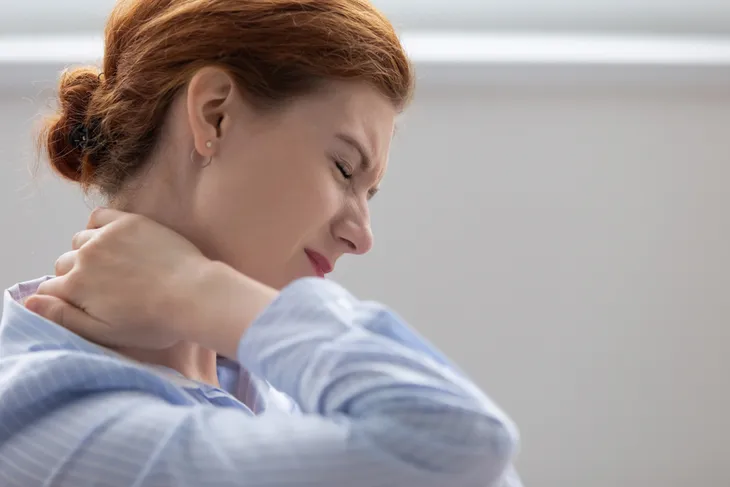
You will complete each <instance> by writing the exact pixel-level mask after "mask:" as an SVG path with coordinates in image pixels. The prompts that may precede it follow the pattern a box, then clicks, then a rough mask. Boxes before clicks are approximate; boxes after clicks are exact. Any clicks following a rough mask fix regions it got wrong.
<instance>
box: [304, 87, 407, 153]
mask: <svg viewBox="0 0 730 487" xmlns="http://www.w3.org/2000/svg"><path fill="white" fill-rule="evenodd" d="M298 105H299V107H298V108H299V110H298V111H299V112H300V113H299V114H300V116H302V117H304V118H305V119H306V120H305V121H303V122H302V123H308V124H316V125H317V126H318V128H319V129H322V130H323V131H324V132H330V133H331V135H332V136H335V135H336V134H337V133H344V134H346V135H347V136H349V137H352V138H355V139H356V140H358V141H359V142H360V143H361V144H362V145H364V146H365V148H366V149H367V150H368V151H369V152H371V154H370V155H371V156H372V158H373V159H374V162H384V160H385V159H387V153H388V150H389V148H390V141H391V139H392V137H393V131H394V127H395V119H396V116H397V114H398V111H397V109H396V107H395V106H394V105H393V103H392V102H391V101H390V100H389V99H388V98H386V97H385V96H383V95H382V94H381V93H380V92H378V91H377V90H376V89H374V88H373V87H371V86H370V85H367V84H365V83H354V82H331V83H327V84H326V85H325V86H324V87H323V89H322V90H320V91H319V92H317V93H316V94H314V95H312V96H308V97H306V98H305V99H303V100H301V103H298Z"/></svg>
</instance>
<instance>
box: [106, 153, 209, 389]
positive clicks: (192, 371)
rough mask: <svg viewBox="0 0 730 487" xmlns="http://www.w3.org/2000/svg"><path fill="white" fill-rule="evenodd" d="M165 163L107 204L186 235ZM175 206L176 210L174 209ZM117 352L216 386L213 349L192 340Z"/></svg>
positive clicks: (150, 171) (155, 163)
mask: <svg viewBox="0 0 730 487" xmlns="http://www.w3.org/2000/svg"><path fill="white" fill-rule="evenodd" d="M166 168H167V165H166V164H164V163H161V161H155V162H153V163H152V164H151V166H150V169H149V170H148V171H147V173H146V176H145V178H144V180H143V181H142V180H139V181H134V182H133V183H132V184H131V185H130V186H131V187H132V188H134V190H133V191H132V192H126V191H125V192H122V193H121V194H119V195H118V196H117V197H116V198H114V199H113V200H112V201H110V205H109V206H111V207H113V208H116V209H118V210H121V211H126V212H129V213H136V214H139V215H144V216H146V217H148V218H150V219H152V220H154V221H156V222H158V223H160V224H162V225H165V226H166V227H168V228H170V229H171V230H174V231H176V232H178V233H181V234H182V235H183V236H185V237H189V236H190V235H187V233H188V232H185V230H184V225H183V223H182V222H184V221H185V219H184V218H183V217H181V215H180V214H179V211H180V210H181V209H182V208H179V206H178V205H171V204H170V201H176V199H175V198H174V192H172V188H171V187H170V185H169V183H166V181H169V178H168V177H166V175H165V174H164V171H165V170H166ZM175 210H178V211H175ZM117 352H119V353H121V354H122V355H126V356H127V357H129V358H132V359H134V360H137V361H140V362H144V363H149V364H154V365H162V366H164V367H169V368H171V369H173V370H176V371H177V372H180V373H181V374H182V375H183V376H185V377H186V378H188V379H190V380H196V381H199V382H205V383H207V384H210V385H213V386H215V387H219V383H218V372H217V367H216V358H217V356H216V353H215V352H214V351H212V350H209V349H206V348H203V347H201V346H200V345H198V344H196V343H192V342H180V343H178V344H177V345H175V346H173V347H171V348H169V349H166V350H143V349H136V348H125V349H117Z"/></svg>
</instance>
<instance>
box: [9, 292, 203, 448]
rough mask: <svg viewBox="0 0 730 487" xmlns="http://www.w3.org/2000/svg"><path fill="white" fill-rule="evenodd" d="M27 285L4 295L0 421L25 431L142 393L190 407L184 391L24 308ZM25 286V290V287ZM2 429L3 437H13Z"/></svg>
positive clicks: (158, 375) (134, 363)
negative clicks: (87, 405)
mask: <svg viewBox="0 0 730 487" xmlns="http://www.w3.org/2000/svg"><path fill="white" fill-rule="evenodd" d="M22 287H23V285H18V286H15V287H14V288H11V289H9V290H7V291H6V292H5V294H4V300H3V313H2V319H1V320H0V423H3V424H5V425H13V426H12V428H22V427H24V426H25V425H27V424H29V423H31V422H33V421H35V420H37V419H38V418H40V417H42V416H44V415H46V414H48V413H50V412H52V411H54V410H56V409H59V408H61V407H64V406H65V405H67V404H68V403H70V402H73V401H76V400H79V399H82V398H84V397H86V396H91V395H96V394H100V393H111V392H122V391H127V392H141V393H147V394H150V395H152V396H155V397H158V398H161V399H164V400H165V401H166V402H168V403H172V404H191V403H194V400H193V398H192V397H191V396H190V395H188V394H186V393H185V391H184V389H183V388H181V387H178V386H177V385H176V384H174V383H172V382H171V381H170V380H169V378H166V377H163V376H162V375H160V374H157V373H155V371H153V370H151V369H150V368H146V367H144V366H142V365H141V364H138V363H136V362H133V361H131V360H126V359H124V358H123V357H121V356H119V355H117V354H115V353H114V352H112V351H110V350H106V349H104V348H103V347H100V346H98V345H95V344H93V343H90V342H88V341H86V340H84V339H83V338H81V337H79V336H78V335H75V334H73V333H71V332H69V331H68V330H66V329H64V328H62V327H60V326H58V325H56V324H54V323H52V322H50V321H47V320H45V319H44V318H42V317H40V316H38V315H35V314H33V313H31V312H30V311H28V310H27V309H25V308H24V307H23V306H22V304H21V299H23V298H24V296H22V293H19V291H20V290H22ZM26 288H27V286H26ZM12 433H13V431H10V429H9V428H4V429H0V444H2V440H3V438H2V436H7V435H10V434H12Z"/></svg>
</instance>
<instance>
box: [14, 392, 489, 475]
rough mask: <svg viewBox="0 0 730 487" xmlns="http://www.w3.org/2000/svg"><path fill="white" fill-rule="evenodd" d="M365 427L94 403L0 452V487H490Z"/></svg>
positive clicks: (131, 398)
mask: <svg viewBox="0 0 730 487" xmlns="http://www.w3.org/2000/svg"><path fill="white" fill-rule="evenodd" d="M363 427H364V425H363V424H359V423H357V422H353V421H352V420H348V419H346V418H344V417H342V418H339V419H337V418H334V419H328V418H325V417H322V416H317V415H306V416H285V415H273V414H272V415H266V414H264V415H263V416H259V417H251V416H247V415H246V414H244V413H242V412H241V411H238V410H235V409H227V408H215V407H211V406H207V405H199V406H192V407H189V406H185V407H183V406H172V405H170V404H167V403H166V402H164V401H162V400H160V399H157V398H155V397H153V396H149V395H144V394H140V393H126V392H125V393H113V394H105V395H97V396H92V397H89V398H86V399H83V400H79V401H76V402H75V403H72V404H71V405H68V406H66V407H64V408H62V409H59V410H58V411H55V412H53V413H51V414H49V415H47V416H46V417H44V418H43V419H41V420H40V421H38V422H36V423H34V424H33V425H31V426H29V427H27V428H26V429H25V430H23V431H22V432H21V433H19V434H17V435H16V436H15V437H14V438H12V439H11V440H10V441H9V442H7V443H6V444H5V445H3V446H0V484H2V485H3V486H4V487H27V486H29V485H47V484H52V485H54V486H58V487H82V486H85V485H89V486H91V485H94V486H101V485H109V486H121V485H124V486H127V485H134V486H137V487H150V486H153V485H154V486H157V485H160V486H162V485H165V486H170V485H175V486H177V487H187V486H190V487H198V486H202V485H205V486H234V485H235V486H246V487H259V486H261V487H263V486H267V487H273V486H277V487H283V486H297V487H300V486H309V485H311V486H317V487H322V486H340V485H344V484H347V485H349V486H350V487H354V486H358V487H360V486H362V487H366V486H384V485H393V486H404V485H419V486H429V485H434V486H439V487H440V486H443V485H447V483H448V484H450V485H452V486H453V485H458V486H484V485H487V484H484V483H483V482H484V479H483V477H482V476H481V475H482V474H483V473H484V472H478V471H472V472H468V471H465V472H459V473H457V472H448V473H446V472H433V471H425V470H421V469H419V468H418V466H417V465H413V464H410V463H409V462H407V461H404V460H403V459H400V458H397V457H394V456H393V455H390V454H388V453H387V449H383V448H380V447H378V446H376V445H374V444H373V443H372V441H371V439H370V436H369V435H368V434H367V431H365V430H363ZM365 427H366V426H365ZM395 427H397V426H395ZM405 433H406V432H404V434H405ZM414 444H415V442H414Z"/></svg>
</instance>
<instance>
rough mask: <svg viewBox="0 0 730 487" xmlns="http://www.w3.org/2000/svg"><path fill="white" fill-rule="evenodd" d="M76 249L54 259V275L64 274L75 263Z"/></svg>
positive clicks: (69, 270)
mask: <svg viewBox="0 0 730 487" xmlns="http://www.w3.org/2000/svg"><path fill="white" fill-rule="evenodd" d="M76 254H77V253H76V251H71V252H66V253H65V254H63V255H62V256H61V257H59V258H58V260H57V261H56V266H55V271H56V277H61V276H65V275H66V274H68V273H69V272H71V269H73V268H74V265H76Z"/></svg>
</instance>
